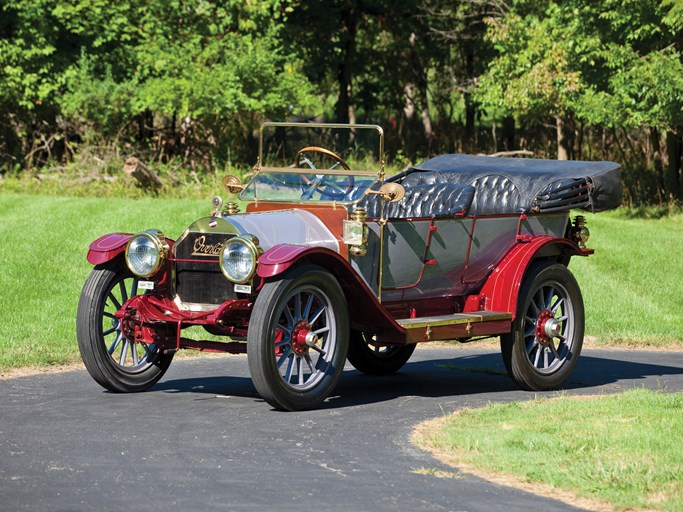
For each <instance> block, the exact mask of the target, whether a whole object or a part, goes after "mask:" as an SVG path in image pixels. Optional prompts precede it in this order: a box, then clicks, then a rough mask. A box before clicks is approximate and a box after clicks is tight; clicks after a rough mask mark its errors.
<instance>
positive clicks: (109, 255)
mask: <svg viewBox="0 0 683 512" xmlns="http://www.w3.org/2000/svg"><path fill="white" fill-rule="evenodd" d="M132 236H133V235H132V233H109V234H107V235H104V236H101V237H99V238H98V239H97V240H95V241H94V242H92V243H91V244H90V247H88V255H87V256H86V258H87V260H88V262H90V263H91V264H93V265H101V264H102V263H107V262H108V261H111V260H113V259H114V258H116V257H117V256H118V255H119V254H121V253H122V252H124V251H125V250H126V244H127V243H128V240H130V238H131V237H132ZM166 242H167V243H168V245H169V248H170V249H171V250H173V244H174V243H175V241H174V240H173V239H172V238H168V237H166Z"/></svg>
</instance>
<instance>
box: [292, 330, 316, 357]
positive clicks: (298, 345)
mask: <svg viewBox="0 0 683 512" xmlns="http://www.w3.org/2000/svg"><path fill="white" fill-rule="evenodd" d="M317 341H318V336H317V335H316V334H315V333H314V332H313V331H311V325H310V324H309V323H308V322H304V321H301V322H299V323H298V324H296V325H295V326H294V330H293V331H292V350H293V351H294V353H295V354H296V355H298V356H300V355H303V354H305V353H306V352H307V351H308V347H310V346H311V344H315V343H316V342H317Z"/></svg>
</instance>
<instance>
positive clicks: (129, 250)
mask: <svg viewBox="0 0 683 512" xmlns="http://www.w3.org/2000/svg"><path fill="white" fill-rule="evenodd" d="M165 247H167V246H166V244H165V241H164V243H162V242H161V239H160V238H159V236H158V235H157V234H156V233H149V232H145V233H139V234H137V235H135V236H133V237H132V238H131V239H130V240H129V241H128V245H127V246H126V263H127V264H128V268H129V269H130V270H131V272H133V274H135V275H137V276H140V277H149V276H151V275H153V274H156V273H157V272H158V271H159V270H160V269H161V266H162V264H163V262H164V259H165V257H166V252H167V251H166V249H165Z"/></svg>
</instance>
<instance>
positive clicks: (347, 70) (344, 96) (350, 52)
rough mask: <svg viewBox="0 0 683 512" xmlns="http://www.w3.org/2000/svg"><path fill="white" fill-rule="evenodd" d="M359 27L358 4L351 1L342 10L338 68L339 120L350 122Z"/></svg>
mask: <svg viewBox="0 0 683 512" xmlns="http://www.w3.org/2000/svg"><path fill="white" fill-rule="evenodd" d="M357 29H358V6H357V5H356V2H351V3H350V4H349V5H348V7H347V8H345V9H344V10H343V11H342V12H341V31H340V32H341V34H340V35H341V51H342V60H341V62H340V64H339V68H338V70H337V81H338V83H339V98H338V101H337V108H336V111H337V112H336V114H337V122H339V123H348V122H349V112H350V108H351V79H352V74H351V71H352V69H353V63H354V59H355V54H356V31H357Z"/></svg>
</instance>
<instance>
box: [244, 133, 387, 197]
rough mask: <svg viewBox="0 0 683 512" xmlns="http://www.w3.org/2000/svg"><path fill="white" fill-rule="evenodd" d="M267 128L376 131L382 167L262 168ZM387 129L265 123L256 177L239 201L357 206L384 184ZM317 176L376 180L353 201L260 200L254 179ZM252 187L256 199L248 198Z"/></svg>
mask: <svg viewBox="0 0 683 512" xmlns="http://www.w3.org/2000/svg"><path fill="white" fill-rule="evenodd" d="M268 128H304V129H308V128H313V129H316V128H318V129H347V130H349V131H350V130H372V131H375V132H376V133H377V135H378V139H379V147H378V148H377V149H378V159H379V168H378V169H377V170H365V169H362V170H348V171H347V170H346V169H310V168H304V167H271V166H263V165H262V164H263V134H264V131H265V130H266V129H268ZM384 172H385V171H384V130H383V129H382V127H381V126H379V125H375V124H355V123H353V124H343V123H294V122H272V121H268V122H264V123H262V124H261V127H260V129H259V152H258V160H257V161H256V165H255V166H254V176H252V178H251V179H250V180H249V182H248V183H247V185H246V186H245V187H244V188H243V189H242V191H241V192H240V193H239V198H240V199H242V200H244V201H248V202H265V203H271V202H272V203H293V202H295V203H301V204H316V205H324V204H334V205H336V204H347V205H352V204H356V203H358V202H360V201H362V200H363V199H365V197H366V193H365V192H367V190H370V189H372V188H374V187H375V185H376V184H377V182H380V183H383V182H384ZM263 173H267V174H280V173H282V174H302V173H305V174H316V175H329V176H358V177H361V176H364V177H370V178H374V179H373V180H372V182H371V183H370V184H369V185H368V186H367V187H366V190H365V192H364V193H362V194H360V195H359V197H358V198H357V199H354V200H346V201H345V200H302V199H299V200H297V199H294V198H292V199H272V198H259V197H258V194H257V192H256V190H257V187H256V183H254V182H255V180H257V179H258V176H259V175H260V174H263ZM252 187H253V197H245V195H246V194H245V192H246V191H247V190H249V189H250V188H252Z"/></svg>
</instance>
